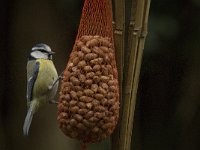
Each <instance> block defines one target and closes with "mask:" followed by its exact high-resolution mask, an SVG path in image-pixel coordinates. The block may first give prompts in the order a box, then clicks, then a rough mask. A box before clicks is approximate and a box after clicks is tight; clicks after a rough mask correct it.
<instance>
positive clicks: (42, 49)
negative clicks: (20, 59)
mask: <svg viewBox="0 0 200 150" xmlns="http://www.w3.org/2000/svg"><path fill="white" fill-rule="evenodd" d="M53 54H54V52H53V51H51V48H50V47H49V46H48V45H46V44H36V45H35V46H33V48H32V49H31V52H30V58H32V59H40V58H42V59H49V60H52V55H53Z"/></svg>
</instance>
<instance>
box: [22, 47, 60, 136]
mask: <svg viewBox="0 0 200 150" xmlns="http://www.w3.org/2000/svg"><path fill="white" fill-rule="evenodd" d="M53 54H54V52H53V51H51V48H50V47H49V46H48V45H46V44H43V43H40V44H36V45H35V46H33V47H32V49H31V52H30V54H29V57H28V62H27V95H26V99H27V109H28V110H27V114H26V117H25V121H24V125H23V134H24V135H25V136H28V133H29V128H30V125H31V122H32V118H33V115H34V114H35V113H36V112H37V110H38V109H39V108H40V107H41V106H43V105H45V104H46V103H48V102H50V103H56V101H54V100H53V99H54V96H55V95H56V93H57V89H58V84H59V82H58V81H59V78H60V76H58V74H57V71H56V68H55V66H54V63H53V61H52V55H53Z"/></svg>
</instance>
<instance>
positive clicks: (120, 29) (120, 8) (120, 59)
mask: <svg viewBox="0 0 200 150" xmlns="http://www.w3.org/2000/svg"><path fill="white" fill-rule="evenodd" d="M115 16H117V17H115V22H113V24H114V25H113V28H114V43H115V54H116V60H117V68H118V77H119V79H118V80H119V87H120V89H119V90H120V103H121V105H122V86H123V68H124V40H125V36H124V34H125V32H124V31H125V0H115ZM121 111H122V109H120V117H119V122H121V121H120V120H121V114H122V112H121ZM120 125H121V124H120V123H118V125H117V126H116V129H115V131H114V133H113V135H112V139H111V140H112V145H111V149H112V150H116V149H118V147H119V144H120V143H119V137H120Z"/></svg>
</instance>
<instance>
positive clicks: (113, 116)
mask: <svg viewBox="0 0 200 150" xmlns="http://www.w3.org/2000/svg"><path fill="white" fill-rule="evenodd" d="M118 117H119V86H118V74H117V68H116V61H115V52H114V43H113V30H112V5H111V1H110V0H85V3H84V7H83V10H82V17H81V21H80V26H79V29H78V35H77V38H76V41H75V44H74V47H73V50H72V52H71V54H70V58H69V61H68V63H67V66H66V69H65V71H64V79H63V81H62V83H61V91H60V96H59V100H58V118H57V120H58V122H59V128H60V129H61V130H62V131H63V133H64V134H65V135H67V136H69V137H71V138H76V139H79V140H81V141H83V142H84V143H90V142H98V141H101V140H102V139H105V138H106V137H107V136H109V135H110V134H111V133H112V132H113V130H114V128H115V126H116V124H117V121H118Z"/></svg>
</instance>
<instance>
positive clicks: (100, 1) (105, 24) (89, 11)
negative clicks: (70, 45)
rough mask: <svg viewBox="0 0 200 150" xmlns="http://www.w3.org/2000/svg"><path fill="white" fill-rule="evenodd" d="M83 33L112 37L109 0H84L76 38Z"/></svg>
mask: <svg viewBox="0 0 200 150" xmlns="http://www.w3.org/2000/svg"><path fill="white" fill-rule="evenodd" d="M83 35H99V36H102V37H110V38H111V40H112V39H113V30H112V4H111V0H85V3H84V7H83V10H82V16H81V21H80V25H79V29H78V34H77V37H76V39H77V40H78V39H79V38H80V37H81V36H83Z"/></svg>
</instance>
